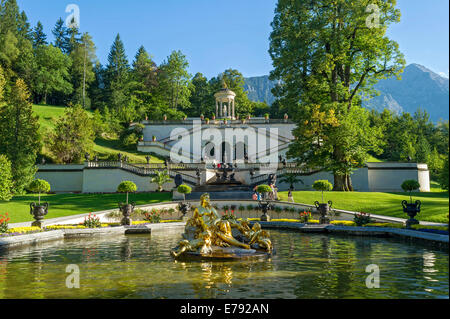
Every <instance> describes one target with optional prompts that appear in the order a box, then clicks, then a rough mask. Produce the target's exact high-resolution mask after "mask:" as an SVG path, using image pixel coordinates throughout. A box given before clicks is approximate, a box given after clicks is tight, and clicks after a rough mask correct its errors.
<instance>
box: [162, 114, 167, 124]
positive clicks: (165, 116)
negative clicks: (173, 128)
mask: <svg viewBox="0 0 450 319" xmlns="http://www.w3.org/2000/svg"><path fill="white" fill-rule="evenodd" d="M163 118H164V122H165V121H167V115H165V114H164V117H163Z"/></svg>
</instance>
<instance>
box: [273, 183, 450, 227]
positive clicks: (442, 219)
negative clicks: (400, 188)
mask: <svg viewBox="0 0 450 319" xmlns="http://www.w3.org/2000/svg"><path fill="white" fill-rule="evenodd" d="M412 194H413V201H415V200H420V201H421V202H422V207H421V212H420V213H419V215H418V216H417V219H418V220H423V221H431V222H438V223H446V222H447V221H448V217H447V216H448V214H449V206H448V205H449V196H448V192H447V191H443V190H442V189H440V188H439V187H438V186H437V185H436V184H434V183H433V184H432V188H431V192H428V193H412ZM279 196H280V198H281V199H282V200H284V201H287V192H280V193H279ZM324 199H325V201H329V200H331V201H332V202H333V207H334V208H338V209H343V210H351V211H357V212H366V213H371V214H377V215H385V216H393V217H400V218H408V216H407V215H406V214H405V213H404V212H403V209H402V205H401V202H402V200H408V201H409V196H408V194H407V193H374V192H370V193H369V192H368V193H364V192H326V193H325V195H324ZM294 200H295V202H296V203H303V204H309V205H314V202H315V201H319V202H321V201H322V195H321V193H320V192H314V191H296V192H294Z"/></svg>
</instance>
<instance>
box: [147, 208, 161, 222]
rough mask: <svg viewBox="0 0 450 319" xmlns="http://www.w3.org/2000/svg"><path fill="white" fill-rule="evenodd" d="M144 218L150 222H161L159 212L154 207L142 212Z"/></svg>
mask: <svg viewBox="0 0 450 319" xmlns="http://www.w3.org/2000/svg"><path fill="white" fill-rule="evenodd" d="M144 220H145V221H147V222H150V223H152V224H158V223H160V222H161V213H160V212H159V211H158V210H156V209H152V210H151V211H150V212H145V213H144Z"/></svg>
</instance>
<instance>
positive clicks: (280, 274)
mask: <svg viewBox="0 0 450 319" xmlns="http://www.w3.org/2000/svg"><path fill="white" fill-rule="evenodd" d="M271 233H272V239H273V243H274V247H275V248H276V254H275V255H274V256H273V257H272V258H271V259H267V260H258V261H249V260H247V261H239V262H236V261H208V262H204V261H203V262H202V261H192V262H186V261H174V260H173V259H172V258H171V257H170V249H171V248H173V247H174V246H176V244H177V242H178V240H179V238H180V236H181V233H180V232H174V233H161V234H154V235H152V236H149V235H133V236H114V237H103V238H95V239H74V240H61V241H55V242H51V243H45V244H42V245H39V246H36V247H27V248H23V249H15V250H11V251H8V252H6V254H5V255H3V256H1V257H0V298H448V252H443V251H437V250H431V249H428V248H424V247H422V246H413V245H410V244H407V243H404V242H402V241H395V240H391V239H381V238H367V237H342V236H327V235H323V234H301V233H295V232H289V231H272V232H271ZM68 264H77V265H79V267H80V275H81V278H80V279H81V288H80V289H67V288H66V287H65V280H66V276H67V273H66V272H65V268H66V266H67V265H68ZM370 264H376V265H378V266H379V268H380V275H381V278H380V284H381V286H380V288H379V289H368V288H366V286H365V280H366V277H367V275H368V274H367V273H366V272H365V269H366V267H367V265H370Z"/></svg>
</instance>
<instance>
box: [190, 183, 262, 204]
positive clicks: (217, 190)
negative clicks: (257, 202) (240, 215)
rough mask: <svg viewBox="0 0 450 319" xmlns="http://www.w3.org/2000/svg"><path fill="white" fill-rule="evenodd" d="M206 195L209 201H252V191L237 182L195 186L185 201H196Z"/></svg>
mask: <svg viewBox="0 0 450 319" xmlns="http://www.w3.org/2000/svg"><path fill="white" fill-rule="evenodd" d="M204 193H208V194H209V197H210V198H211V199H216V200H219V199H237V200H240V199H247V200H250V199H252V195H253V191H252V189H251V188H250V187H249V186H247V185H243V184H241V183H239V182H228V183H208V184H206V185H201V186H197V187H195V188H194V189H193V191H192V193H190V194H189V195H186V199H190V200H196V199H200V196H201V195H202V194H204Z"/></svg>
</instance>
